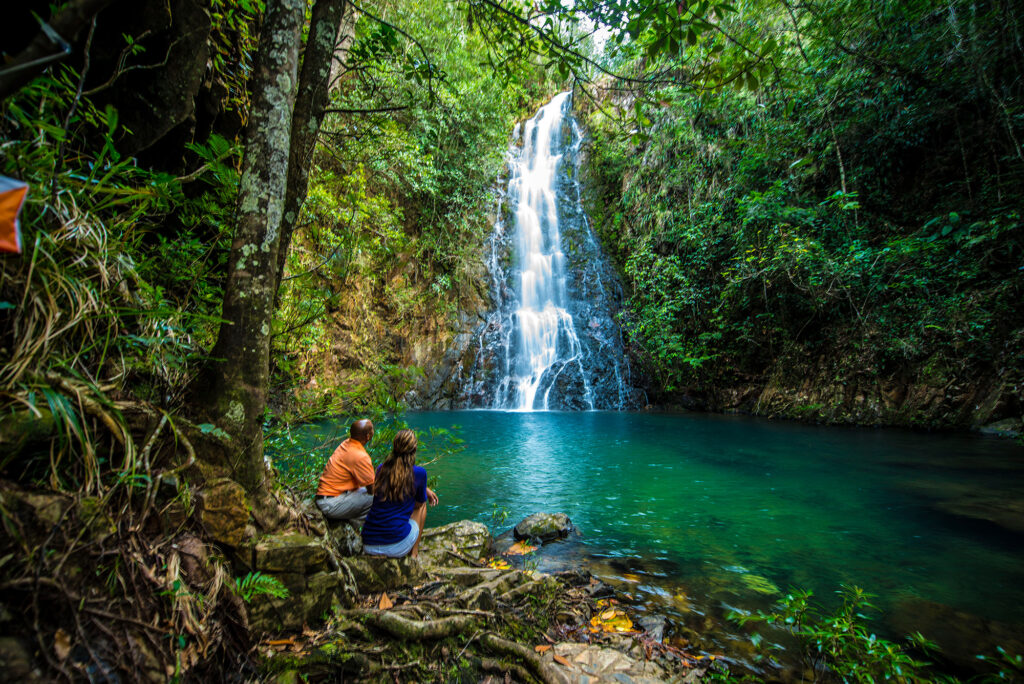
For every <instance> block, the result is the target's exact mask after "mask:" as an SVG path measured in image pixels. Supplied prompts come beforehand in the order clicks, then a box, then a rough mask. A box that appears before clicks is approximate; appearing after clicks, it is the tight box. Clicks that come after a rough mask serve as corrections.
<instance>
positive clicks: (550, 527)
mask: <svg viewBox="0 0 1024 684" xmlns="http://www.w3.org/2000/svg"><path fill="white" fill-rule="evenodd" d="M572 530H573V526H572V521H571V520H569V516H567V515H566V514H565V513H534V514H533V515H528V516H526V517H525V518H523V519H522V520H520V521H519V524H518V525H516V526H515V529H514V530H512V534H513V536H515V538H516V540H522V539H536V540H538V541H540V542H542V543H546V542H549V541H555V540H556V539H565V538H566V537H568V536H569V533H570V532H572Z"/></svg>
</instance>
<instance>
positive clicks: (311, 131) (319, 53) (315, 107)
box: [275, 0, 352, 291]
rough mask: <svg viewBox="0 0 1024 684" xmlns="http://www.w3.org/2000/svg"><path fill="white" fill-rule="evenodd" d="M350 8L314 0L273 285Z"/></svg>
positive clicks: (335, 0)
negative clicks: (336, 51)
mask: <svg viewBox="0 0 1024 684" xmlns="http://www.w3.org/2000/svg"><path fill="white" fill-rule="evenodd" d="M351 12H352V6H351V5H350V4H349V3H348V2H347V0H316V4H314V5H313V12H312V18H311V20H310V27H309V38H308V39H307V40H306V50H305V52H304V53H303V58H302V71H301V73H300V75H299V93H298V95H297V96H296V98H295V117H294V118H293V119H292V145H291V157H290V159H289V162H288V192H287V194H286V195H285V203H284V218H283V220H282V221H281V249H280V250H279V251H278V256H277V286H280V284H281V278H282V276H283V275H284V267H285V263H286V262H287V260H288V246H289V245H290V244H291V239H292V232H293V231H294V230H295V224H296V223H297V222H298V220H299V212H300V211H301V209H302V204H303V202H305V201H306V194H307V191H308V189H309V167H310V165H311V164H312V162H313V150H314V148H315V147H316V138H317V135H318V134H319V133H320V125H321V124H322V123H323V118H324V109H325V108H326V107H327V95H328V90H329V88H328V86H329V84H330V83H329V82H330V76H331V63H332V58H333V56H334V54H335V50H336V48H337V46H338V45H339V44H341V43H343V42H346V41H350V40H351V35H348V33H347V32H346V31H345V28H346V27H348V28H349V30H351V22H348V21H346V22H344V23H343V21H342V20H343V18H345V15H346V14H351ZM275 291H276V287H275Z"/></svg>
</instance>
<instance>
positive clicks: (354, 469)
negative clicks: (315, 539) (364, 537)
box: [316, 419, 374, 522]
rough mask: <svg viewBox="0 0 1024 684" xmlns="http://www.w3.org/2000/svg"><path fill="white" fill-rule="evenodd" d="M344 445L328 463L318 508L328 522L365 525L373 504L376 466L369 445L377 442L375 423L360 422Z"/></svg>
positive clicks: (319, 489) (318, 494) (317, 493)
mask: <svg viewBox="0 0 1024 684" xmlns="http://www.w3.org/2000/svg"><path fill="white" fill-rule="evenodd" d="M348 435H349V437H348V439H346V440H345V441H344V442H342V443H341V444H340V445H339V446H338V448H337V449H335V450H334V453H333V454H331V457H330V458H329V459H327V465H326V466H324V473H323V475H321V476H320V486H319V487H317V489H316V505H317V508H319V509H320V511H321V512H322V513H323V514H324V517H325V518H327V519H328V520H356V521H358V522H362V521H363V520H365V519H366V513H367V512H368V511H369V510H370V505H371V504H372V503H373V494H372V492H373V480H374V471H373V463H371V462H370V455H369V454H368V453H366V445H367V444H369V443H370V440H371V439H373V423H371V422H370V421H368V420H365V419H364V420H357V421H356V422H354V423H352V427H351V428H349V431H348Z"/></svg>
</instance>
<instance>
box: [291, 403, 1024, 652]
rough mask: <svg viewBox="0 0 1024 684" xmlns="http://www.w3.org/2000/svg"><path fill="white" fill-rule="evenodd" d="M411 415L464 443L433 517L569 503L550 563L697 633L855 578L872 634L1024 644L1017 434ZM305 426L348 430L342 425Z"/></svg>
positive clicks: (720, 420)
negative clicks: (566, 535)
mask: <svg viewBox="0 0 1024 684" xmlns="http://www.w3.org/2000/svg"><path fill="white" fill-rule="evenodd" d="M405 419H406V421H407V422H408V423H409V425H410V426H411V427H413V428H414V429H416V430H417V431H425V430H427V429H429V428H431V427H442V428H456V427H457V432H458V434H459V436H460V437H462V439H464V440H465V447H466V448H465V450H464V451H462V452H461V453H458V454H456V455H452V456H447V457H445V458H444V459H442V460H440V461H439V462H437V463H434V464H432V465H430V466H429V467H428V472H429V474H430V476H431V477H432V478H436V490H437V492H438V494H439V495H440V504H439V505H438V506H436V507H434V508H432V509H430V512H429V514H428V518H427V525H428V526H437V525H442V524H445V523H449V522H453V521H456V520H461V519H471V520H476V521H479V522H483V523H485V524H487V525H488V526H489V527H491V529H492V532H493V533H495V534H497V533H498V532H501V531H504V530H505V529H508V528H510V527H511V526H512V525H514V524H515V523H516V522H517V521H519V520H520V519H522V518H523V517H525V516H526V515H529V514H530V513H534V512H539V511H544V512H564V513H567V514H568V515H569V517H570V518H571V519H572V521H573V523H574V524H575V525H576V526H577V527H578V528H579V530H580V532H581V536H580V537H579V538H578V539H576V540H575V541H570V542H558V543H555V544H549V545H547V546H545V547H544V548H543V549H542V550H541V551H540V552H539V555H540V559H541V562H542V567H541V569H545V566H547V567H552V566H557V565H558V564H563V565H565V564H567V565H572V564H575V563H581V564H585V565H587V566H588V567H590V569H591V571H592V572H594V573H595V574H597V575H599V576H602V577H603V578H607V579H608V580H609V581H610V582H611V583H613V584H615V585H616V586H617V588H619V589H620V590H622V591H627V592H630V593H631V594H632V595H634V596H636V597H637V598H638V600H640V602H641V603H642V604H643V605H644V606H646V607H647V609H648V610H651V611H654V612H659V613H662V614H666V615H668V616H669V617H671V618H673V619H674V620H677V621H678V622H679V623H680V624H689V625H691V626H692V627H693V630H694V631H695V632H700V631H702V630H703V631H707V630H708V629H709V625H710V624H711V623H714V624H716V625H720V626H724V625H726V621H725V620H724V615H725V613H726V612H728V610H729V609H732V608H738V609H741V610H756V609H768V608H770V607H771V605H772V604H773V603H775V602H776V601H777V600H778V599H779V598H780V595H779V594H778V593H777V592H776V590H778V591H782V592H785V591H787V590H789V589H790V588H803V589H811V590H813V591H814V594H815V596H816V597H817V598H818V599H820V600H821V601H823V602H825V603H829V604H831V605H835V603H836V598H835V596H836V595H835V592H836V590H838V589H839V588H840V585H842V584H847V585H856V586H858V587H861V588H863V589H865V590H867V591H869V592H871V593H873V594H875V595H877V597H878V598H877V599H876V600H875V604H876V605H877V606H878V607H879V609H880V611H881V613H880V617H879V620H878V628H879V629H880V633H885V634H888V635H890V636H894V637H898V636H900V635H902V634H906V633H909V632H910V631H913V630H920V631H922V632H923V633H924V634H925V635H926V636H929V637H932V638H937V639H939V640H940V642H943V641H945V639H943V638H942V637H943V635H942V634H936V633H935V631H936V630H940V631H943V632H944V634H946V635H947V636H948V638H949V640H950V641H958V642H960V643H961V648H962V649H963V650H964V653H963V656H964V657H965V658H970V657H971V656H973V655H974V654H977V653H983V652H986V651H988V652H991V650H992V649H993V648H994V646H995V645H1000V644H1001V645H1003V646H1004V647H1006V648H1007V649H1008V650H1010V649H1012V647H1013V642H1014V641H1015V642H1016V643H1018V644H1019V643H1020V641H1021V640H1022V634H1024V608H1022V606H1024V544H1022V541H1024V448H1022V447H1021V446H1019V445H1018V444H1016V443H1014V442H1013V441H1010V440H1001V439H997V438H990V437H981V436H976V435H968V434H948V433H944V434H930V433H920V432H912V431H903V430H897V429H862V428H842V427H825V426H813V425H804V424H799V423H791V422H776V421H768V420H763V419H756V418H749V417H743V416H717V415H707V414H668V413H625V412H538V413H530V412H505V411H443V412H422V413H410V414H407V415H406V416H405ZM306 429H307V430H309V433H308V434H309V435H313V434H314V433H317V434H319V436H320V440H323V439H324V432H325V431H330V432H333V434H334V435H336V436H338V437H339V439H340V436H342V434H343V431H344V426H340V425H337V424H333V425H331V424H320V425H312V426H308V427H307V428H306ZM312 441H314V439H313V438H312V437H311V438H310V440H309V442H307V444H309V443H312ZM326 441H327V443H328V444H329V446H328V447H326V448H321V452H322V453H317V454H316V455H315V458H317V459H320V460H319V461H318V463H323V459H325V458H326V456H327V455H329V454H330V451H331V450H332V449H333V446H334V444H333V443H332V442H331V439H330V438H327V439H326ZM430 457H431V454H430V453H429V452H425V453H422V454H421V460H422V459H429V458H430ZM496 508H497V510H498V512H501V511H507V513H508V517H507V519H506V520H505V521H504V523H503V524H500V525H495V524H494V518H493V516H494V513H495V511H496ZM953 622H955V623H956V626H955V629H954V627H953V626H951V623H953ZM951 629H953V630H954V632H953V634H952V635H949V632H950V630H951ZM724 631H728V629H726V628H723V633H722V634H718V635H716V636H714V637H713V638H712V642H711V643H707V642H706V647H707V648H708V649H711V648H721V649H725V650H726V652H729V651H730V650H732V651H733V652H735V647H736V646H737V645H739V644H738V643H737V640H740V639H742V638H745V637H742V636H741V635H737V634H732V635H731V636H726V635H724ZM733 631H734V632H735V631H736V630H733ZM930 632H931V633H930ZM982 632H984V633H982ZM943 646H944V647H946V648H947V649H948V645H947V644H945V643H943ZM1010 652H1011V653H1014V652H1015V651H1013V650H1010ZM1016 652H1019V650H1018V651H1016Z"/></svg>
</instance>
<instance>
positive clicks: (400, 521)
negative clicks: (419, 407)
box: [363, 430, 437, 558]
mask: <svg viewBox="0 0 1024 684" xmlns="http://www.w3.org/2000/svg"><path fill="white" fill-rule="evenodd" d="M415 463H416V433H415V432H413V431H412V430H401V431H399V433H398V434H397V435H395V441H394V442H393V443H392V445H391V455H390V456H388V457H387V459H386V460H385V461H384V462H383V463H381V464H380V466H379V467H378V468H377V477H376V479H375V480H374V483H373V505H372V506H371V507H370V512H369V513H368V514H367V516H366V523H364V524H363V551H365V552H366V553H368V554H370V555H373V556H389V557H391V558H401V557H402V556H408V555H411V556H412V557H413V558H415V557H416V556H417V555H418V554H419V549H420V535H421V534H422V533H423V524H424V523H425V522H426V520H427V503H428V502H429V503H430V505H431V506H433V505H435V504H437V494H435V493H434V492H432V491H431V490H430V488H429V487H427V471H426V470H424V469H423V468H421V467H419V466H418V465H415Z"/></svg>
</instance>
